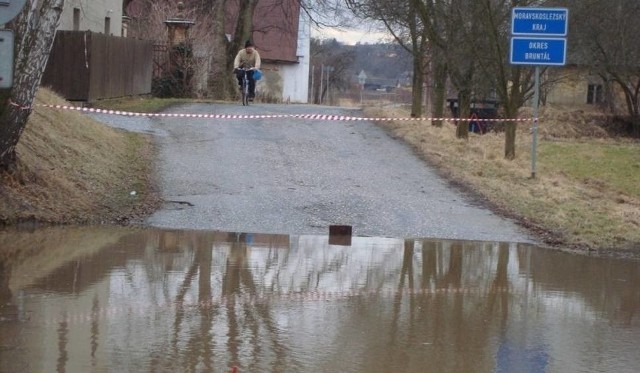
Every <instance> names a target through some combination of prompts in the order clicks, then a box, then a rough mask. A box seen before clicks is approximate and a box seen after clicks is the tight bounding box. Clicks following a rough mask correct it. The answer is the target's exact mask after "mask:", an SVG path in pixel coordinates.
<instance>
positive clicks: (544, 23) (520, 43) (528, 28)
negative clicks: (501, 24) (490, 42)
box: [510, 7, 569, 179]
mask: <svg viewBox="0 0 640 373" xmlns="http://www.w3.org/2000/svg"><path fill="white" fill-rule="evenodd" d="M568 18H569V10H568V9H566V8H535V7H531V8H513V11H512V13H511V34H512V35H513V37H512V38H511V58H510V62H511V64H512V65H534V66H535V77H534V79H535V87H534V89H535V92H534V97H533V128H532V129H531V135H532V136H533V139H532V142H531V178H532V179H535V178H536V173H537V164H536V162H537V147H538V110H539V103H540V66H564V65H565V63H566V54H567V39H566V38H565V36H567V27H568V23H567V21H568Z"/></svg>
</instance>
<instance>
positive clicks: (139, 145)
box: [0, 89, 159, 224]
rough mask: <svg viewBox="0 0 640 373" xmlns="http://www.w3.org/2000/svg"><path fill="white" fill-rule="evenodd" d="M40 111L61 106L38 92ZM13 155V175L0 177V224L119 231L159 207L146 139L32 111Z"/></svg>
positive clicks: (71, 114) (84, 119)
mask: <svg viewBox="0 0 640 373" xmlns="http://www.w3.org/2000/svg"><path fill="white" fill-rule="evenodd" d="M43 103H46V104H65V103H66V102H65V101H64V100H63V99H62V98H60V97H59V96H57V95H55V94H54V93H52V92H50V91H48V90H46V89H41V90H40V91H39V92H38V95H37V97H36V104H43ZM17 155H18V165H17V169H16V170H15V171H14V172H12V173H6V172H5V173H3V174H1V175H0V178H1V183H0V223H3V224H15V223H20V222H25V221H33V222H39V223H55V224H60V223H62V224H70V223H75V224H78V223H125V222H128V221H130V220H134V219H137V218H139V217H141V216H144V215H146V214H148V213H149V212H151V211H152V210H153V209H155V207H156V206H157V205H158V201H159V200H158V195H157V193H156V192H155V190H154V182H153V180H152V176H151V175H153V169H152V168H153V155H154V154H153V145H152V139H151V137H149V136H145V135H140V134H133V133H128V132H125V131H120V130H116V129H113V128H110V127H107V126H105V125H103V124H100V123H98V122H96V121H94V120H92V119H91V118H90V117H88V116H86V115H83V114H81V113H78V112H75V111H59V110H55V109H48V108H43V107H40V106H36V107H35V109H34V111H33V113H32V114H31V116H30V118H29V121H28V123H27V126H26V128H25V131H24V133H23V135H22V137H21V139H20V142H19V144H18V147H17Z"/></svg>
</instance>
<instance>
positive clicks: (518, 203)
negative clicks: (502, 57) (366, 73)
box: [365, 108, 640, 257]
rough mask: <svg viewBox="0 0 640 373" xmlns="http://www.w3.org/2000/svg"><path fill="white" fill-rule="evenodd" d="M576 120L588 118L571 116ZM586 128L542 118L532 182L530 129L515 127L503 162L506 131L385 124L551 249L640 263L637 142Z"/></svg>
mask: <svg viewBox="0 0 640 373" xmlns="http://www.w3.org/2000/svg"><path fill="white" fill-rule="evenodd" d="M365 114H366V115H367V116H387V117H396V116H399V117H406V116H408V113H407V112H406V111H405V110H403V109H398V108H396V109H388V108H384V109H383V108H367V109H365ZM558 115H562V118H563V120H558V119H557V118H558ZM578 115H580V116H589V113H588V112H584V111H580V112H579V114H574V116H578ZM586 122H587V121H585V120H580V119H579V118H575V117H571V115H568V114H567V111H563V110H560V111H554V110H552V109H549V110H548V111H547V112H544V111H543V112H541V120H540V133H541V139H540V145H539V148H538V162H537V166H538V167H537V172H536V178H535V179H532V178H531V177H530V176H531V135H530V132H529V126H528V125H522V126H520V127H519V129H518V133H517V140H516V154H517V156H516V159H514V160H513V161H507V160H505V159H504V157H503V154H504V134H503V133H489V134H485V135H481V136H480V135H477V134H473V133H472V134H470V137H469V139H468V140H461V139H457V138H456V137H455V127H454V126H453V125H452V124H450V123H445V124H444V126H443V127H435V126H432V125H430V123H429V122H383V123H382V124H381V125H382V126H383V127H384V128H385V129H387V130H388V131H389V132H390V133H391V135H392V136H394V137H397V138H401V139H403V140H404V141H406V142H407V143H408V144H410V145H411V146H412V147H413V148H414V149H415V151H416V153H417V154H418V155H420V156H421V157H423V158H424V159H425V160H426V161H427V162H428V163H430V164H431V165H433V166H435V167H436V168H437V169H438V170H439V171H440V173H441V174H442V175H443V176H444V177H446V178H447V179H449V180H450V181H452V182H453V183H454V184H456V185H459V186H460V187H461V188H462V189H463V190H464V191H466V192H467V193H470V194H473V195H474V196H475V197H476V198H478V199H480V200H482V201H484V203H486V205H487V206H489V207H491V208H492V209H493V210H495V211H497V212H498V213H500V214H501V215H503V216H508V217H511V218H513V219H515V220H517V221H519V222H520V223H521V224H522V225H524V226H526V227H527V228H529V229H531V230H532V231H534V232H535V233H537V234H538V235H539V236H540V237H541V238H542V239H543V241H544V242H546V243H547V244H549V245H551V246H555V247H557V248H561V249H564V250H570V251H579V252H582V253H597V254H602V255H614V256H626V257H629V256H633V257H640V188H638V186H639V185H640V143H638V142H633V141H628V140H620V139H617V140H616V139H612V138H607V137H606V136H603V135H602V134H603V131H600V130H598V129H597V127H598V123H592V124H590V126H592V127H593V128H585V127H586V125H585V123H586ZM574 127H575V128H574ZM576 133H581V134H583V133H591V134H598V136H593V135H591V136H589V135H586V136H585V135H579V136H577V135H576Z"/></svg>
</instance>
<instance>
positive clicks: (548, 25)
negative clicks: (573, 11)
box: [511, 8, 569, 37]
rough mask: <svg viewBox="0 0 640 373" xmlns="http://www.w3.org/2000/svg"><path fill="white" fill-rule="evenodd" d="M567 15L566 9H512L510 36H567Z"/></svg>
mask: <svg viewBox="0 0 640 373" xmlns="http://www.w3.org/2000/svg"><path fill="white" fill-rule="evenodd" d="M568 15H569V10H568V9H566V8H513V11H512V13H511V34H513V35H539V36H543V37H544V36H567V24H568V18H569V17H568Z"/></svg>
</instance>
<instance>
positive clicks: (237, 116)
mask: <svg viewBox="0 0 640 373" xmlns="http://www.w3.org/2000/svg"><path fill="white" fill-rule="evenodd" d="M15 106H18V105H15ZM35 106H40V107H46V108H50V109H57V110H73V111H81V112H87V113H97V114H108V115H120V116H127V117H155V118H193V119H281V118H293V119H308V120H321V121H369V122H372V121H383V122H384V121H407V122H419V121H445V122H464V121H472V120H473V121H476V122H494V123H503V122H532V121H534V120H535V118H510V119H504V118H496V119H471V118H446V117H443V118H429V117H399V118H379V117H352V116H348V115H331V114H255V115H249V114H247V115H243V114H189V113H136V112H130V111H122V110H108V109H95V108H87V107H80V106H72V105H49V104H36V105H35ZM20 108H21V109H24V110H27V109H31V108H29V107H20Z"/></svg>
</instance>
